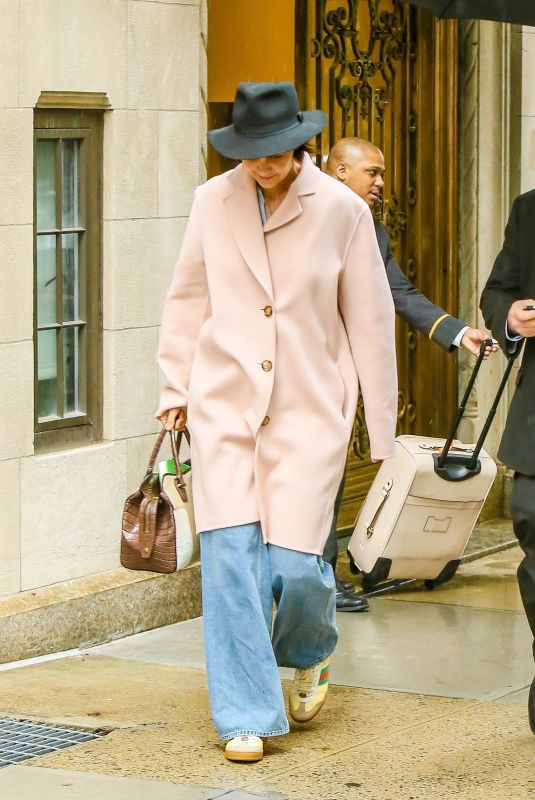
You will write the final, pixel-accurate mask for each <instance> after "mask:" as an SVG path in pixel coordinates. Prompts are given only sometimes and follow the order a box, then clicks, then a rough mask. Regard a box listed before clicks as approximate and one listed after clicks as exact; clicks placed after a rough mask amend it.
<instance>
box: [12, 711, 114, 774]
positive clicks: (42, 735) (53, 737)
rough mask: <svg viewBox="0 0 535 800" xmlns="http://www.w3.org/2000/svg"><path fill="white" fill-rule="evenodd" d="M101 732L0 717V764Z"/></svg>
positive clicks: (95, 737) (97, 736) (96, 736)
mask: <svg viewBox="0 0 535 800" xmlns="http://www.w3.org/2000/svg"><path fill="white" fill-rule="evenodd" d="M101 736H103V734H102V733H94V732H88V731H77V730H74V729H72V728H58V727H56V726H55V725H47V724H46V723H44V722H29V721H28V720H17V719H8V718H7V717H0V767H7V766H9V764H16V763H17V762H19V761H25V760H26V759H27V758H35V757H36V756H43V755H45V753H53V752H54V751H55V750H61V749H63V748H64V747H73V746H74V745H75V744H82V743H83V742H90V741H91V740H92V739H99V738H100V737H101Z"/></svg>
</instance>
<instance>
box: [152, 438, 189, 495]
mask: <svg viewBox="0 0 535 800" xmlns="http://www.w3.org/2000/svg"><path fill="white" fill-rule="evenodd" d="M166 433H169V439H170V441H171V453H172V456H173V461H174V462H175V467H176V472H177V475H180V477H181V479H182V482H183V481H184V478H183V473H182V469H181V466H180V459H179V457H178V454H179V452H180V444H181V442H182V431H176V438H175V435H174V432H173V431H166V429H165V428H163V427H162V429H161V431H160V433H159V434H158V438H157V439H156V442H155V443H154V447H153V448H152V453H151V454H150V458H149V463H148V464H147V471H146V473H145V474H146V475H150V474H152V472H153V470H154V465H155V463H156V459H157V457H158V453H159V452H160V448H161V446H162V444H163V440H164V439H165V434H166ZM184 435H185V437H186V441H187V443H188V444H191V439H190V435H189V431H188V429H187V428H185V430H184Z"/></svg>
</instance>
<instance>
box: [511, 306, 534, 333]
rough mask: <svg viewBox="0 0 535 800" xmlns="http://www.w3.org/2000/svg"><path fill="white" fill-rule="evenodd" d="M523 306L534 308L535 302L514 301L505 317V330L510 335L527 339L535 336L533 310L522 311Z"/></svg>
mask: <svg viewBox="0 0 535 800" xmlns="http://www.w3.org/2000/svg"><path fill="white" fill-rule="evenodd" d="M524 306H535V300H533V298H528V299H527V300H516V301H515V302H514V303H513V305H512V306H511V308H510V309H509V313H508V315H507V328H508V330H509V333H510V334H512V335H515V334H518V335H519V336H525V337H527V338H529V337H531V336H535V310H533V311H524Z"/></svg>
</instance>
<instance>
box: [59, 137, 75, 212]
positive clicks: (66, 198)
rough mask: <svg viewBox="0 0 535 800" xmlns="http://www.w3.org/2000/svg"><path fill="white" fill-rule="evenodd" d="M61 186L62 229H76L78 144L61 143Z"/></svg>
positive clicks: (71, 140) (73, 141) (70, 141)
mask: <svg viewBox="0 0 535 800" xmlns="http://www.w3.org/2000/svg"><path fill="white" fill-rule="evenodd" d="M61 152H62V162H63V186H62V187H61V189H62V193H61V205H62V214H61V216H62V227H63V228H76V227H78V225H79V224H80V210H79V209H80V203H79V197H80V177H79V158H78V153H79V142H78V141H77V140H76V139H64V140H63V142H62V151H61Z"/></svg>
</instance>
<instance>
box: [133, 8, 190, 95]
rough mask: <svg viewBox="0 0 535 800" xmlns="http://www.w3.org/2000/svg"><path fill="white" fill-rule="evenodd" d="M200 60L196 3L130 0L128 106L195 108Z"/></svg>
mask: <svg viewBox="0 0 535 800" xmlns="http://www.w3.org/2000/svg"><path fill="white" fill-rule="evenodd" d="M198 64H199V10H198V8H197V7H196V6H186V5H184V6H181V5H164V4H163V3H130V5H129V13H128V89H127V106H128V108H157V109H164V110H176V111H195V110H197V109H198V103H199V97H198V93H199V67H198Z"/></svg>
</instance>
